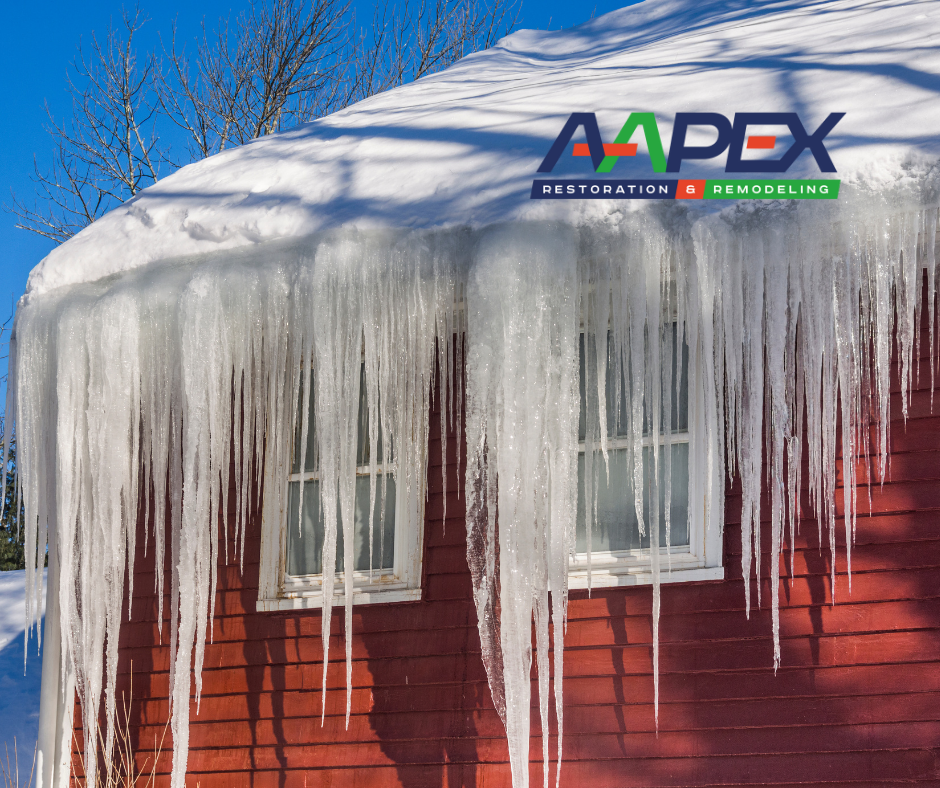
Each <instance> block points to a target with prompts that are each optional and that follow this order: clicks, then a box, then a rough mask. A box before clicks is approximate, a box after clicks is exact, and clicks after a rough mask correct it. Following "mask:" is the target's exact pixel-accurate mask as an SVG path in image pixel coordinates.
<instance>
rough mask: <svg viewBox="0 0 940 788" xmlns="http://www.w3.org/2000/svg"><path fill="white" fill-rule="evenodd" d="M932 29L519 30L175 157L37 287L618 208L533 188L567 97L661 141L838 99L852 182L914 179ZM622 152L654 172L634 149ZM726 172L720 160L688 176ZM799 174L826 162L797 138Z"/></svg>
mask: <svg viewBox="0 0 940 788" xmlns="http://www.w3.org/2000/svg"><path fill="white" fill-rule="evenodd" d="M938 35H940V6H938V5H937V4H936V3H934V2H929V1H923V2H913V3H911V2H900V1H899V0H886V1H884V2H865V1H863V0H817V1H816V2H806V1H804V2H798V1H797V0H781V1H780V2H765V3H755V2H746V1H745V0H735V1H734V2H724V1H721V2H719V1H717V0H706V1H705V2H703V1H702V0H646V2H643V3H640V4H638V5H634V6H631V7H629V8H625V9H621V10H619V11H615V12H613V13H610V14H607V15H605V16H602V17H599V18H597V19H594V20H592V21H590V22H587V23H585V24H583V25H580V26H578V27H575V28H572V29H570V30H564V31H554V32H545V31H534V30H522V31H519V32H517V33H514V34H512V35H510V36H508V37H506V38H504V39H503V40H501V41H500V42H499V43H498V44H497V45H496V46H495V47H493V48H492V49H489V50H487V51H485V52H480V53H476V54H473V55H470V56H468V57H466V58H464V59H463V60H461V61H460V62H459V63H457V64H456V65H454V66H452V67H451V68H449V69H447V70H446V71H443V72H441V73H438V74H435V75H433V76H430V77H426V78H424V79H421V80H418V81H417V82H415V83H412V84H409V85H405V86H403V87H400V88H397V89H395V90H391V91H389V92H387V93H383V94H381V95H378V96H374V97H373V98H370V99H368V100H366V101H363V102H361V103H359V104H357V105H355V106H353V107H350V108H349V109H346V110H344V111H342V112H339V113H336V114H335V115H331V116H329V117H326V118H323V119H320V120H317V121H315V122H313V123H308V124H304V125H302V126H298V127H297V128H295V129H293V130H291V131H287V132H283V133H280V134H274V135H271V136H268V137H264V138H262V139H259V140H256V141H254V142H252V143H250V144H248V145H244V146H242V147H239V148H235V149H232V150H229V151H225V152H223V153H220V154H218V155H216V156H213V157H211V158H209V159H206V160H203V161H200V162H197V163H195V164H191V165H189V166H188V167H185V168H183V169H182V170H180V171H178V172H176V173H174V174H173V175H171V176H169V177H167V178H165V179H164V180H162V181H160V182H159V183H157V184H155V185H154V186H152V187H150V188H148V189H146V190H145V191H143V192H141V193H140V194H139V195H137V196H136V197H135V198H134V199H132V200H129V201H128V202H127V203H125V204H124V205H122V206H121V207H120V208H117V209H115V210H114V211H112V212H111V213H109V214H108V215H107V216H105V217H103V218H102V219H100V220H99V221H97V222H95V223H94V224H93V225H92V226H90V227H88V228H86V229H85V230H84V231H82V232H81V233H79V234H78V235H77V236H76V237H74V238H73V239H72V240H70V241H69V242H68V243H66V244H63V245H62V246H60V247H59V248H57V249H55V250H54V251H53V252H51V253H50V254H49V255H48V257H46V258H45V260H43V261H42V262H41V263H40V264H39V265H38V266H37V267H36V268H35V269H34V271H33V272H32V274H31V276H30V278H29V284H28V292H29V293H31V294H39V293H42V292H45V291H48V290H50V289H52V288H56V287H60V286H62V285H69V284H74V283H78V282H87V281H93V280H95V279H99V278H101V277H104V276H108V275H111V274H115V273H118V272H121V271H125V270H129V269H132V268H135V267H138V266H142V265H145V264H147V263H151V262H154V261H159V260H165V259H168V258H174V257H179V256H186V255H193V254H203V253H207V252H212V251H216V250H225V249H232V248H235V247H241V246H246V245H251V244H258V243H262V242H265V241H268V240H272V239H278V238H289V237H302V236H306V235H310V234H313V233H316V232H319V231H321V230H325V229H328V228H333V227H337V226H340V225H347V226H348V225H356V226H359V227H376V226H384V227H397V228H427V227H442V226H448V225H464V224H466V225H472V226H482V225H486V224H489V223H493V222H497V221H505V220H519V219H539V218H556V219H557V218H561V219H565V220H568V221H572V222H574V223H580V222H582V221H583V220H585V219H587V218H589V217H590V216H591V215H602V214H603V213H605V212H607V211H609V210H610V204H609V203H607V202H604V201H600V202H596V201H586V202H580V201H553V200H552V201H541V200H530V198H529V193H530V189H531V186H532V180H533V177H534V176H535V175H536V170H537V168H538V166H539V163H540V162H541V160H542V158H543V157H544V156H545V154H546V152H547V150H548V147H549V145H550V144H551V142H552V141H553V140H554V139H555V137H556V135H557V134H558V133H559V131H560V130H561V127H562V125H563V123H564V121H565V120H566V119H567V117H568V116H569V114H570V113H571V112H575V111H582V112H595V113H597V117H598V122H599V124H600V128H601V132H602V135H603V137H604V139H605V140H607V141H610V140H612V139H613V137H614V135H615V134H616V132H617V131H618V130H619V128H620V126H621V125H622V124H623V123H624V121H625V119H626V117H627V115H628V114H629V113H630V112H631V111H651V112H654V113H656V117H657V120H658V122H659V124H660V126H661V129H662V133H663V136H664V138H665V140H668V138H669V134H670V133H671V132H670V130H671V125H670V124H671V123H672V120H673V118H674V116H675V113H676V112H694V111H705V112H719V113H722V114H725V115H727V116H728V117H731V116H732V115H733V114H734V113H735V112H741V111H764V112H769V111H775V112H783V111H790V112H797V113H799V115H800V118H801V119H802V120H803V122H804V124H805V125H806V127H807V130H812V129H815V128H816V127H817V126H818V125H819V123H820V122H821V121H822V120H823V119H824V118H825V117H826V116H827V115H828V114H829V113H830V112H845V113H846V115H845V117H844V118H843V119H842V120H841V121H840V122H839V124H838V125H837V126H836V128H835V129H834V131H833V132H832V133H831V134H830V135H829V136H828V137H827V139H826V146H827V148H828V150H829V151H830V153H831V155H832V159H833V162H834V164H835V166H836V168H837V170H838V172H839V176H838V177H840V178H842V180H843V183H844V184H850V185H856V186H861V187H875V188H877V187H878V186H879V185H881V184H884V183H896V182H897V181H898V179H899V178H911V177H913V178H914V180H915V181H919V180H920V179H921V178H922V176H923V175H924V174H925V173H927V172H929V171H930V170H931V168H932V167H933V165H934V164H935V162H936V161H937V160H938V158H940V155H938V154H940V136H938V135H937V132H936V109H937V106H938V94H940V48H938V43H940V38H938ZM584 161H585V160H571V159H567V160H566V159H563V160H562V162H561V163H560V164H559V166H558V167H557V168H556V170H555V172H556V173H562V174H576V173H578V172H581V171H584V173H586V172H589V169H586V168H585V166H584ZM621 162H623V160H621ZM692 164H697V163H694V162H693V163H692ZM643 165H645V167H646V170H645V171H643ZM617 167H618V170H617V172H622V173H623V176H622V177H630V176H631V175H632V176H633V177H648V175H649V172H648V170H649V159H647V158H645V157H643V156H638V157H637V159H636V160H633V161H631V162H630V163H629V164H623V163H621V164H618V165H617ZM723 168H724V156H721V157H719V158H717V159H714V160H712V161H711V162H709V163H701V164H697V166H694V167H689V166H688V163H687V165H686V168H684V169H683V174H686V177H690V176H689V175H688V174H687V172H690V171H694V173H695V175H694V177H714V176H715V175H717V174H718V173H720V172H723ZM582 174H583V173H582ZM788 174H789V175H796V176H799V175H811V174H816V175H818V169H817V168H816V164H815V162H814V160H813V158H812V156H811V155H810V154H809V153H807V152H804V153H803V155H802V156H801V157H800V158H799V159H798V160H797V162H796V164H795V165H794V166H793V167H792V168H791V169H790V171H789V173H788ZM717 207H721V204H719V205H718V206H717Z"/></svg>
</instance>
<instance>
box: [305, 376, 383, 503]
mask: <svg viewBox="0 0 940 788" xmlns="http://www.w3.org/2000/svg"><path fill="white" fill-rule="evenodd" d="M304 399H305V398H304V381H303V380H301V382H300V401H301V402H303V401H304ZM306 400H307V420H308V421H307V452H306V454H305V455H304V472H305V473H314V472H315V471H316V470H317V465H318V463H317V456H316V454H315V448H316V445H315V444H316V440H315V437H314V436H315V433H314V420H313V412H314V411H313V396H312V395H311V396H310V397H307V398H306ZM300 415H301V414H300V412H299V410H298V418H297V425H296V427H295V429H294V444H293V445H294V457H293V460H292V462H291V473H300V439H301V437H302V435H301V433H302V429H303V423H302V421H301V419H300ZM357 419H358V421H357V424H356V429H357V441H356V465H358V466H362V465H368V464H369V459H370V458H369V455H370V449H371V447H370V446H369V409H368V407H367V404H366V365H365V364H363V365H362V366H361V367H360V372H359V415H358V417H357ZM376 443H377V449H378V453H377V456H376V461H377V462H381V459H382V425H381V424H379V429H378V440H377V441H376ZM386 459H390V458H386ZM305 505H306V504H305Z"/></svg>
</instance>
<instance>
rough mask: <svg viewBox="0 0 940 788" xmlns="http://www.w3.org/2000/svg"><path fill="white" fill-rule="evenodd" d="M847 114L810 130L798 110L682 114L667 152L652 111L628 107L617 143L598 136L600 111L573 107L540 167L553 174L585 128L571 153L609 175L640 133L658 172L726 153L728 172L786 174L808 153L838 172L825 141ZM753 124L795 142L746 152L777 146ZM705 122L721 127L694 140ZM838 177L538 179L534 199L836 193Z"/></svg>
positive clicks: (762, 196) (817, 195) (826, 195)
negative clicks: (701, 141)
mask: <svg viewBox="0 0 940 788" xmlns="http://www.w3.org/2000/svg"><path fill="white" fill-rule="evenodd" d="M844 116H845V113H844V112H832V113H830V114H829V116H828V117H827V118H826V119H825V120H824V121H823V122H822V123H821V124H820V125H819V126H818V127H817V128H816V129H815V131H813V132H812V133H809V132H807V130H806V128H805V127H804V125H803V123H802V121H801V120H800V118H799V116H798V115H797V114H796V113H795V112H738V113H736V114H735V116H734V119H733V121H731V120H728V118H726V117H725V116H724V115H720V114H718V113H717V112H679V113H677V114H676V119H675V123H674V124H673V127H672V139H671V140H670V143H669V152H668V155H667V153H666V151H665V150H664V149H663V143H662V137H661V135H660V133H659V126H658V125H657V123H656V117H655V115H654V114H653V113H652V112H631V113H630V115H629V116H628V118H627V121H626V123H624V124H623V127H622V128H621V129H620V133H619V134H617V136H616V138H615V139H614V141H613V142H612V143H606V144H605V143H604V142H603V140H602V139H601V133H600V129H599V127H598V124H597V116H596V115H595V114H594V113H593V112H573V113H571V115H570V116H569V118H568V120H567V121H566V122H565V125H564V127H563V128H562V130H561V133H560V134H559V135H558V136H557V137H556V138H555V141H554V142H553V143H552V146H551V148H549V150H548V153H547V154H546V155H545V158H544V159H543V160H542V163H541V164H540V165H539V168H538V171H539V172H540V173H548V172H551V171H552V170H553V169H554V168H555V165H556V164H557V163H558V161H559V160H560V159H561V157H562V155H563V154H564V152H565V150H566V149H567V148H568V143H569V142H571V140H572V138H573V137H574V136H575V133H576V132H577V131H578V130H579V129H581V130H583V132H584V137H585V139H586V142H584V143H577V142H576V143H575V144H574V145H573V147H572V155H574V156H578V157H585V158H587V157H590V159H591V164H592V168H593V170H594V172H596V173H599V174H607V173H610V172H611V171H612V170H613V169H614V167H615V166H616V164H617V162H618V161H619V160H620V158H621V157H623V156H628V157H633V156H636V155H637V150H638V147H639V146H638V143H637V142H633V141H632V140H633V138H634V137H635V136H637V134H638V132H642V134H643V138H644V139H645V142H646V149H647V152H648V154H649V160H650V166H651V168H652V170H653V172H654V173H667V174H668V173H679V172H680V171H681V169H682V164H683V162H688V161H702V160H708V159H714V158H716V157H717V156H720V155H721V154H723V153H725V152H726V151H727V159H726V163H725V172H726V173H734V174H738V173H742V174H743V173H782V172H786V171H787V170H788V169H789V168H790V167H791V165H792V164H793V163H794V162H795V161H796V160H797V158H798V157H799V156H800V155H801V154H802V153H803V152H804V151H807V152H808V153H809V155H811V156H812V157H813V158H814V159H815V161H816V164H817V166H818V167H819V170H820V172H823V173H833V172H835V171H836V168H835V165H834V164H833V163H832V158H831V157H830V156H829V151H828V150H826V145H825V139H826V137H827V136H828V134H829V132H831V131H832V129H833V128H834V127H835V125H836V124H837V123H838V122H839V121H840V120H841V119H842V118H843V117H844ZM755 126H786V127H787V129H788V130H789V132H790V135H791V136H792V138H793V140H792V142H791V144H790V146H789V147H788V148H787V150H786V151H784V152H783V153H782V155H781V156H780V157H779V158H764V159H751V158H744V151H745V149H747V150H775V149H776V147H777V138H776V137H775V136H761V135H749V134H748V129H749V128H750V127H755ZM693 127H707V128H709V129H711V130H712V132H717V139H715V141H714V142H712V143H711V144H709V145H692V144H690V143H689V141H688V136H689V129H690V128H693ZM838 193H839V181H838V180H828V179H826V180H818V179H817V180H805V179H800V180H793V179H791V180H782V179H766V180H738V179H729V180H702V179H698V180H679V179H652V180H649V179H647V180H616V181H615V180H608V179H589V180H572V179H564V180H535V181H533V183H532V195H531V197H532V199H591V198H594V199H742V198H745V199H746V198H750V199H835V198H836V197H838Z"/></svg>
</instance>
